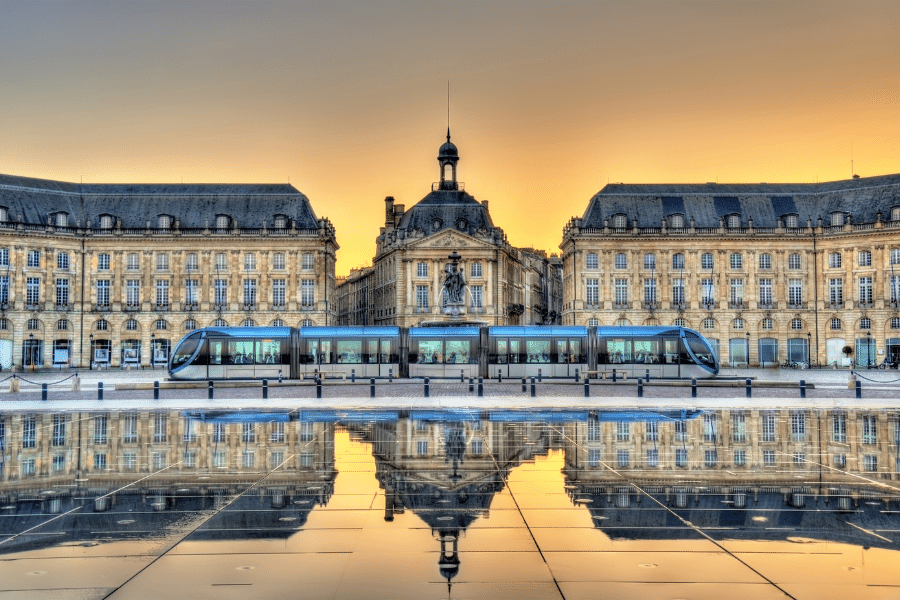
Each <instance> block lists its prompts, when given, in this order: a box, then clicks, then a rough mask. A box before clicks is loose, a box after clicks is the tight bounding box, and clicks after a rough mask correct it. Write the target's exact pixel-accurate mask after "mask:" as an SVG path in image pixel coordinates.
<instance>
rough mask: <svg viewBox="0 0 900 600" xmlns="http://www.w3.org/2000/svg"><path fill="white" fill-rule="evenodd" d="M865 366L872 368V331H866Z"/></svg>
mask: <svg viewBox="0 0 900 600" xmlns="http://www.w3.org/2000/svg"><path fill="white" fill-rule="evenodd" d="M866 368H869V369H871V368H872V331H871V330H869V331H866Z"/></svg>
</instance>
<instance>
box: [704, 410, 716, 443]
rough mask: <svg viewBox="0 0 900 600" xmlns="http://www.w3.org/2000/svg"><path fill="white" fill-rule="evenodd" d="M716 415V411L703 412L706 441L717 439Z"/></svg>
mask: <svg viewBox="0 0 900 600" xmlns="http://www.w3.org/2000/svg"><path fill="white" fill-rule="evenodd" d="M716 425H717V422H716V415H715V414H714V413H704V414H703V441H704V442H715V441H716V429H717V427H716Z"/></svg>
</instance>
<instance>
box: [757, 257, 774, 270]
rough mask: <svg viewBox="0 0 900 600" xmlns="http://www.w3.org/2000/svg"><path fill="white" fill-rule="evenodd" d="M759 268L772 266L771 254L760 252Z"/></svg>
mask: <svg viewBox="0 0 900 600" xmlns="http://www.w3.org/2000/svg"><path fill="white" fill-rule="evenodd" d="M759 268H760V269H771V268H772V255H771V254H760V255H759Z"/></svg>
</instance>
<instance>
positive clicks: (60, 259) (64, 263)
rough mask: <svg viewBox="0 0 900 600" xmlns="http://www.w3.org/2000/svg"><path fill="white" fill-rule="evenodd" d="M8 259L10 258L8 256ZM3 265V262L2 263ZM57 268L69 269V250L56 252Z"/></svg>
mask: <svg viewBox="0 0 900 600" xmlns="http://www.w3.org/2000/svg"><path fill="white" fill-rule="evenodd" d="M7 260H9V259H8V258H7ZM0 265H2V263H0ZM56 268H57V269H59V270H61V271H68V270H69V253H68V252H57V253H56Z"/></svg>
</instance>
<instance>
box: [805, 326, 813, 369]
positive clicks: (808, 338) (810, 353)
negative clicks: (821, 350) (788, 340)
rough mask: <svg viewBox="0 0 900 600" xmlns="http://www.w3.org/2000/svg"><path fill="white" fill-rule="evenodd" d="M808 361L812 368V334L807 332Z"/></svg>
mask: <svg viewBox="0 0 900 600" xmlns="http://www.w3.org/2000/svg"><path fill="white" fill-rule="evenodd" d="M806 359H807V361H808V362H809V364H810V366H812V333H811V332H809V331H807V332H806Z"/></svg>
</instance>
